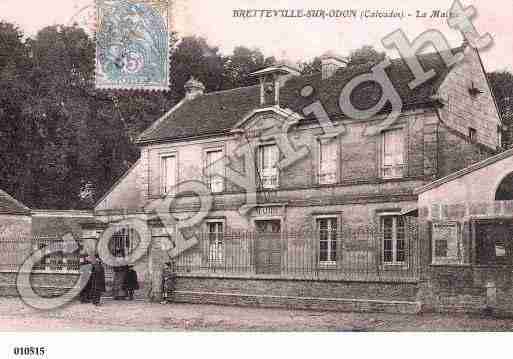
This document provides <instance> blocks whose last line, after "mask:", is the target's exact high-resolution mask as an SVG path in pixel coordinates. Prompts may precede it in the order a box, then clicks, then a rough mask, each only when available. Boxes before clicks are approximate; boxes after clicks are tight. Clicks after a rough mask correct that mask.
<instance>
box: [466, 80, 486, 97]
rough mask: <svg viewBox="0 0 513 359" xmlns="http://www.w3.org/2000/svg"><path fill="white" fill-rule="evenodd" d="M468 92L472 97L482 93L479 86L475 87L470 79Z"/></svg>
mask: <svg viewBox="0 0 513 359" xmlns="http://www.w3.org/2000/svg"><path fill="white" fill-rule="evenodd" d="M468 93H469V94H470V96H472V97H477V96H478V95H481V94H482V93H483V91H481V90H480V89H479V88H477V87H476V86H475V85H474V81H472V82H471V83H470V87H469V89H468Z"/></svg>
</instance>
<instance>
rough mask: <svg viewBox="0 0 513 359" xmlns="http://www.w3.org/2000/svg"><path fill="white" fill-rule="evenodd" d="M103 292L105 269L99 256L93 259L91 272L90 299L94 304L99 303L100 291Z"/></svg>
mask: <svg viewBox="0 0 513 359" xmlns="http://www.w3.org/2000/svg"><path fill="white" fill-rule="evenodd" d="M103 292H105V270H104V269H103V265H102V263H101V261H100V259H99V258H96V259H95V260H94V261H93V270H92V274H91V299H92V301H93V304H94V305H100V299H101V296H102V293H103Z"/></svg>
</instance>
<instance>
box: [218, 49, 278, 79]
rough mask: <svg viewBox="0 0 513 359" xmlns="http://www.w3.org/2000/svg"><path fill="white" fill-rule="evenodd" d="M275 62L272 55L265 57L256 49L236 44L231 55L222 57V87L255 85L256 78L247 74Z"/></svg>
mask: <svg viewBox="0 0 513 359" xmlns="http://www.w3.org/2000/svg"><path fill="white" fill-rule="evenodd" d="M275 62H276V60H275V58H274V57H265V56H264V54H263V53H262V52H261V51H260V50H258V49H249V48H247V47H244V46H237V47H236V48H235V49H234V50H233V54H232V55H230V56H226V57H225V58H224V67H223V75H224V81H223V88H224V89H230V88H235V87H243V86H251V85H255V84H256V83H257V79H255V78H251V77H249V76H248V75H249V74H251V73H252V72H255V71H257V70H260V69H262V68H264V67H267V66H270V65H272V64H274V63H275Z"/></svg>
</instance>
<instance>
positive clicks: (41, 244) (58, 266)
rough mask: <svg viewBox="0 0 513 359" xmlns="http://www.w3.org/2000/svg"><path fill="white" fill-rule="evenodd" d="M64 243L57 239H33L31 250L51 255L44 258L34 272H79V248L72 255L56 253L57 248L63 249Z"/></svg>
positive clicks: (37, 264)
mask: <svg viewBox="0 0 513 359" xmlns="http://www.w3.org/2000/svg"><path fill="white" fill-rule="evenodd" d="M65 245H66V242H65V241H64V240H63V239H59V238H50V237H42V238H34V242H33V250H34V251H37V250H49V251H51V253H49V254H48V255H46V256H44V257H43V258H42V259H41V260H40V261H39V262H38V263H36V265H35V266H34V270H36V271H51V272H61V271H62V272H75V271H78V270H79V268H78V267H79V261H80V259H79V255H80V248H79V247H77V250H76V251H75V252H73V253H63V252H62V251H58V250H56V249H58V248H64V246H65Z"/></svg>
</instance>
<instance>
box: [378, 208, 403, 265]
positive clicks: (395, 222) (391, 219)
mask: <svg viewBox="0 0 513 359" xmlns="http://www.w3.org/2000/svg"><path fill="white" fill-rule="evenodd" d="M381 224H382V230H383V263H385V264H403V263H404V262H405V261H406V240H405V231H404V219H403V217H402V216H383V217H382V218H381Z"/></svg>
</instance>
